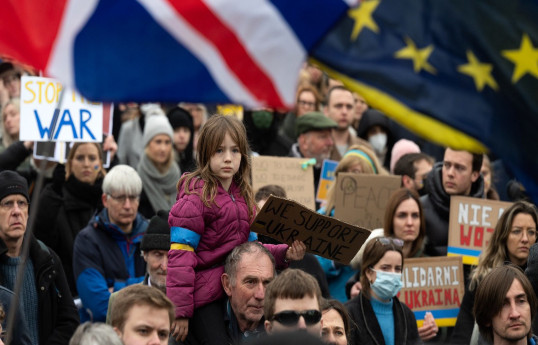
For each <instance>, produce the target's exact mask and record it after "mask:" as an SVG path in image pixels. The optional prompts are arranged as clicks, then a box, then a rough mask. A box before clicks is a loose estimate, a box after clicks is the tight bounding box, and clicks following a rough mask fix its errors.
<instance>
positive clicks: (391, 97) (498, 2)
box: [311, 0, 538, 202]
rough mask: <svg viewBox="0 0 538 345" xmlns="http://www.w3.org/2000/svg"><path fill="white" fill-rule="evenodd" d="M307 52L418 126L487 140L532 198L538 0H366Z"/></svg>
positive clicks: (479, 147)
mask: <svg viewBox="0 0 538 345" xmlns="http://www.w3.org/2000/svg"><path fill="white" fill-rule="evenodd" d="M311 57H312V58H311V61H312V62H314V63H316V64H318V65H320V66H321V68H322V69H324V70H325V71H327V72H328V73H329V75H330V76H331V77H334V78H338V79H341V80H343V81H344V83H345V84H346V85H347V86H348V87H350V88H352V89H353V90H355V91H357V92H358V93H360V94H361V95H362V96H364V97H365V98H366V100H367V101H368V103H369V104H370V106H371V107H374V108H377V109H380V110H382V111H384V112H385V113H387V114H388V115H389V116H391V117H392V118H394V119H395V120H397V121H398V122H400V123H401V124H403V125H404V126H406V127H408V128H410V129H411V130H413V131H415V132H416V133H418V134H419V135H421V136H423V137H425V138H427V139H430V140H432V141H434V142H437V143H440V144H442V145H446V146H451V147H453V148H455V149H465V150H469V151H475V152H481V151H487V150H488V149H489V150H491V151H492V152H493V153H494V154H496V155H497V156H499V157H501V158H502V159H503V161H504V162H505V163H506V166H508V168H509V169H511V170H512V171H513V173H514V174H516V176H517V177H518V178H519V179H520V181H521V182H522V183H523V185H524V186H525V187H526V189H527V191H528V192H529V193H530V195H531V196H532V197H533V199H534V201H535V202H538V141H537V138H538V1H535V0H521V1H520V0H513V1H506V0H488V1H485V0H477V1H469V0H435V1H431V0H408V1H401V0H366V1H363V2H362V3H361V5H360V6H359V7H357V8H355V9H351V10H349V12H348V16H347V17H345V18H344V19H343V20H342V21H341V22H340V23H339V24H338V25H337V26H336V27H335V28H334V29H333V30H332V31H330V32H329V33H328V34H327V35H326V36H325V38H324V39H323V40H322V41H321V42H320V43H319V44H318V45H317V47H316V49H314V51H313V52H312V53H311Z"/></svg>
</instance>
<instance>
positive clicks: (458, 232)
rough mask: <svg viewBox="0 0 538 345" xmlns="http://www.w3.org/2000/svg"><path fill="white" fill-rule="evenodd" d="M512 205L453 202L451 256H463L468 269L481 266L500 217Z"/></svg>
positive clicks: (468, 200)
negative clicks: (469, 266) (481, 258)
mask: <svg viewBox="0 0 538 345" xmlns="http://www.w3.org/2000/svg"><path fill="white" fill-rule="evenodd" d="M511 205H512V203H510V202H503V201H495V200H487V199H477V198H470V197H464V196H453V197H451V198H450V218H449V223H448V247H447V255H448V256H456V255H457V256H462V258H463V263H464V264H466V265H478V257H479V256H480V253H481V252H482V250H484V249H485V248H486V246H487V245H488V243H489V240H490V238H491V235H492V234H493V230H494V229H495V226H496V225H497V221H498V220H499V217H500V216H501V215H502V213H503V212H504V210H505V209H507V208H508V207H510V206H511Z"/></svg>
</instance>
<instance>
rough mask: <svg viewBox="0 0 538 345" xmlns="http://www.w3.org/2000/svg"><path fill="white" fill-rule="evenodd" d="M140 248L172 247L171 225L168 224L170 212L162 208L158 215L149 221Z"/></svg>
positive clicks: (165, 248) (145, 249) (167, 248)
mask: <svg viewBox="0 0 538 345" xmlns="http://www.w3.org/2000/svg"><path fill="white" fill-rule="evenodd" d="M140 249H142V250H143V251H146V252H147V251H150V250H169V249H170V227H169V226H168V212H166V211H164V210H160V211H159V212H157V215H155V216H153V218H151V220H150V221H149V225H148V228H147V230H146V234H145V235H144V237H142V243H141V244H140Z"/></svg>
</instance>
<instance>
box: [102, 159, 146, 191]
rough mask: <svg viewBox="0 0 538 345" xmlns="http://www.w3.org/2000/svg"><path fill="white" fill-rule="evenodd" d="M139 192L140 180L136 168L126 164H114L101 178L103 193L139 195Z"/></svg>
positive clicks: (140, 187)
mask: <svg viewBox="0 0 538 345" xmlns="http://www.w3.org/2000/svg"><path fill="white" fill-rule="evenodd" d="M141 192H142V180H141V179H140V176H138V173H137V172H136V170H134V169H133V168H131V167H130V166H128V165H124V164H120V165H116V166H115V167H113V168H112V169H111V170H110V171H109V172H108V173H107V174H106V176H105V179H104V180H103V193H105V194H108V195H111V194H116V195H118V194H126V195H140V193H141Z"/></svg>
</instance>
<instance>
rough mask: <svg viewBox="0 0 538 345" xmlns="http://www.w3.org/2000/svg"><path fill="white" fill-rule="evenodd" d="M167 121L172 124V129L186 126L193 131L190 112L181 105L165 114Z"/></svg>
mask: <svg viewBox="0 0 538 345" xmlns="http://www.w3.org/2000/svg"><path fill="white" fill-rule="evenodd" d="M166 116H168V121H170V124H171V125H172V128H173V129H176V128H178V127H187V128H188V129H190V131H191V133H192V132H193V131H194V125H193V122H192V116H191V114H190V113H189V112H188V111H186V110H185V109H183V108H181V107H174V108H172V109H170V110H169V111H168V113H167V114H166Z"/></svg>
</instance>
